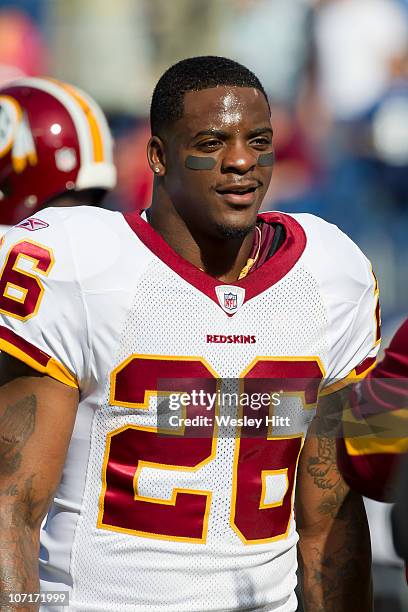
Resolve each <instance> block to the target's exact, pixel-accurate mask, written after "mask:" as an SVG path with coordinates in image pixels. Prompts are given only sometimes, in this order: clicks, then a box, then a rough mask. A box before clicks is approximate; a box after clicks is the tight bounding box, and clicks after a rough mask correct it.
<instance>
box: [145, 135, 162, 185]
mask: <svg viewBox="0 0 408 612" xmlns="http://www.w3.org/2000/svg"><path fill="white" fill-rule="evenodd" d="M147 159H148V162H149V166H150V168H151V170H152V172H153V173H154V175H155V176H164V175H165V174H166V154H165V151H164V143H163V141H162V140H161V138H159V137H158V136H152V137H151V138H150V140H149V142H148V143H147Z"/></svg>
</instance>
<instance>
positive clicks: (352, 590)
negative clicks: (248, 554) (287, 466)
mask: <svg viewBox="0 0 408 612" xmlns="http://www.w3.org/2000/svg"><path fill="white" fill-rule="evenodd" d="M325 433H326V434H327V430H326V432H325ZM325 433H323V434H322V433H320V432H317V436H318V437H317V451H316V454H315V455H312V456H310V457H308V460H307V463H306V466H305V467H306V471H307V474H308V475H309V476H310V477H311V478H312V479H313V484H314V486H315V487H317V489H318V490H319V491H320V496H319V502H318V504H317V513H318V515H320V517H321V520H322V521H323V524H324V522H325V521H328V523H327V524H328V525H329V527H328V528H327V533H325V534H324V535H325V537H324V538H322V539H321V540H320V541H319V538H318V537H317V538H316V540H313V539H312V540H309V542H308V544H307V551H308V552H307V553H306V555H307V561H306V566H305V567H304V568H303V569H304V572H305V574H307V581H306V583H305V588H304V593H303V598H304V602H305V609H306V610H307V611H308V612H309V611H312V612H343V611H344V610H348V611H349V612H355V611H356V610H358V611H359V612H369V611H370V610H371V609H372V608H371V592H370V588H371V550H370V536H369V531H368V525H367V519H366V515H365V510H364V505H363V502H362V499H361V497H360V496H359V495H357V494H355V493H353V492H351V491H350V490H349V487H348V486H347V484H346V483H345V482H344V480H343V478H342V476H341V474H340V472H339V469H338V467H337V462H336V433H334V432H333V431H331V432H330V433H329V434H328V436H327V437H326V435H325ZM300 565H301V566H302V560H301V559H300Z"/></svg>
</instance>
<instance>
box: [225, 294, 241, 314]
mask: <svg viewBox="0 0 408 612" xmlns="http://www.w3.org/2000/svg"><path fill="white" fill-rule="evenodd" d="M224 307H225V308H226V310H236V309H237V307H238V299H237V294H236V293H231V292H230V293H224Z"/></svg>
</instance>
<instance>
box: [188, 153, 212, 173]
mask: <svg viewBox="0 0 408 612" xmlns="http://www.w3.org/2000/svg"><path fill="white" fill-rule="evenodd" d="M185 165H186V168H189V169H190V170H213V169H214V168H215V166H216V165H217V160H216V159H214V158H213V157H198V156H196V155H189V156H188V157H187V158H186V161H185Z"/></svg>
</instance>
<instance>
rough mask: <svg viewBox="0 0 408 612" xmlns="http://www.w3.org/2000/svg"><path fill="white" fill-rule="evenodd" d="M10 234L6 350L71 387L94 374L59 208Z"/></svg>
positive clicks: (3, 272) (1, 326)
mask: <svg viewBox="0 0 408 612" xmlns="http://www.w3.org/2000/svg"><path fill="white" fill-rule="evenodd" d="M29 221H30V222H29V223H27V221H25V222H23V223H21V224H19V225H18V226H16V227H14V228H12V229H11V230H9V231H8V232H7V233H6V234H5V235H4V236H3V238H2V240H1V247H0V350H2V351H4V352H7V353H9V354H10V355H12V356H13V357H15V358H17V359H19V360H21V361H23V362H24V363H26V364H27V365H28V366H30V367H32V368H33V369H35V370H37V371H38V372H42V373H45V374H47V375H49V376H51V377H52V378H55V379H57V380H59V381H61V382H63V383H65V384H67V385H69V386H71V387H78V388H81V386H82V384H83V383H84V381H85V379H86V377H87V372H88V361H89V342H88V326H87V316H86V310H85V306H84V300H83V295H82V291H81V286H80V283H79V281H78V275H77V266H76V262H75V260H74V255H73V253H72V248H71V246H70V241H69V236H68V235H67V233H66V231H65V228H64V224H63V221H62V219H61V217H60V215H59V214H58V211H57V209H46V210H44V211H42V212H41V213H38V217H37V216H36V217H32V218H31V219H30V220H29Z"/></svg>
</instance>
